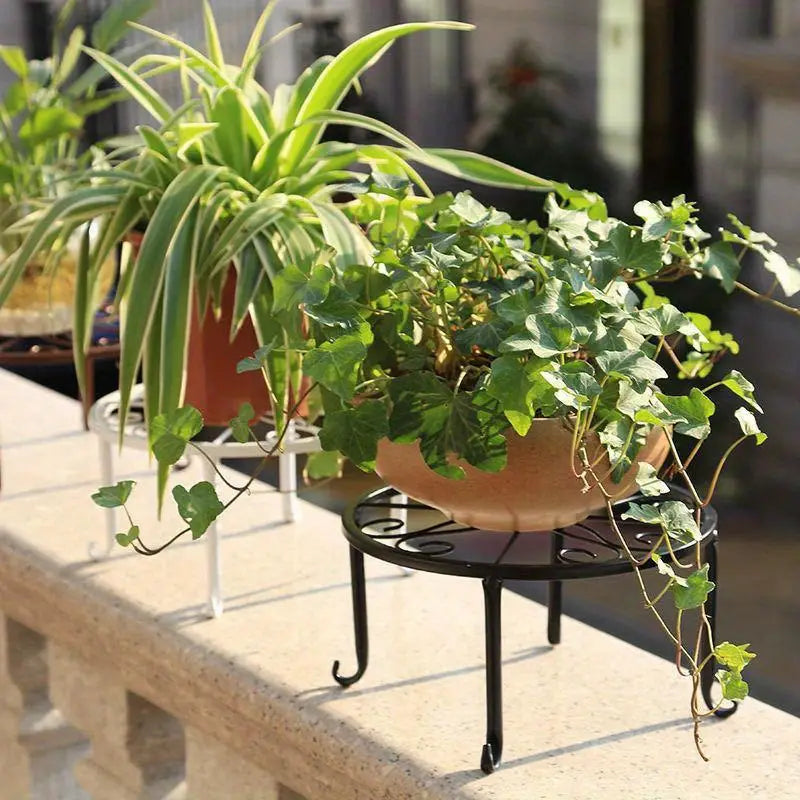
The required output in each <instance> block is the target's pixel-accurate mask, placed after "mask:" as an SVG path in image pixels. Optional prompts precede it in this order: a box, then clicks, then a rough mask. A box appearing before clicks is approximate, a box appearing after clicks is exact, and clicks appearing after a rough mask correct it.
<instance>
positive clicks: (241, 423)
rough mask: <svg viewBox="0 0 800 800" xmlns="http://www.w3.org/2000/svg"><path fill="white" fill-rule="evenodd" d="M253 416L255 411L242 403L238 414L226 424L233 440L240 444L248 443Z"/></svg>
mask: <svg viewBox="0 0 800 800" xmlns="http://www.w3.org/2000/svg"><path fill="white" fill-rule="evenodd" d="M255 415H256V412H255V409H254V408H253V406H252V405H251V404H250V403H242V404H241V406H239V413H238V414H237V415H236V416H235V417H234V418H233V419H232V420H231V421H230V422H229V423H228V426H229V427H230V429H231V433H232V434H233V438H234V439H236V441H237V442H239V443H240V444H245V443H246V442H249V441H250V422H251V420H252V419H253V417H255Z"/></svg>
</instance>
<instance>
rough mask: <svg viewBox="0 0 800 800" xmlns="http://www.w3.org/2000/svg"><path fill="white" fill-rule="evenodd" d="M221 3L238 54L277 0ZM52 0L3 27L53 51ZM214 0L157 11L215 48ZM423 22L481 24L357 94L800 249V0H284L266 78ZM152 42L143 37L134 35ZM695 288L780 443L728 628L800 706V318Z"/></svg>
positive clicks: (403, 115) (586, 184) (383, 112)
mask: <svg viewBox="0 0 800 800" xmlns="http://www.w3.org/2000/svg"><path fill="white" fill-rule="evenodd" d="M112 1H113V0H82V9H83V13H84V14H85V16H86V17H87V19H91V18H92V16H93V15H95V14H97V13H98V11H99V10H100V9H101V8H103V7H105V5H106V4H107V3H108V2H112ZM211 4H212V6H213V7H214V10H215V12H217V15H218V19H219V21H220V22H221V24H222V30H221V34H222V40H223V41H222V44H223V48H224V50H225V51H226V54H227V55H228V57H229V58H230V59H231V60H236V59H238V58H239V57H240V56H241V53H242V51H243V50H244V47H245V44H246V42H247V40H248V38H249V35H250V31H251V28H252V25H253V23H254V22H255V20H256V18H257V16H258V14H259V13H260V11H261V10H262V8H263V5H264V0H211ZM51 7H52V4H51V3H48V2H47V0H2V2H0V39H1V40H2V41H3V42H4V43H24V44H25V46H26V48H27V49H28V51H29V52H30V53H31V54H33V55H37V54H38V55H45V54H46V52H47V48H48V42H49V24H48V19H49V18H50V13H49V12H50V10H51ZM200 9H201V3H200V0H160V1H159V0H157V2H156V7H155V8H154V10H153V11H152V12H151V13H150V14H149V16H148V18H147V20H146V21H147V22H149V23H150V24H151V25H152V26H153V27H155V28H158V29H160V30H172V31H174V32H176V33H178V34H179V35H180V36H182V37H183V38H184V39H186V40H187V41H189V42H194V43H200V42H201V41H202V21H201V13H200ZM419 19H460V20H465V21H468V22H471V23H474V24H475V25H476V27H477V29H476V30H475V31H474V32H472V33H469V34H457V33H453V32H446V33H426V34H422V35H419V36H415V37H411V38H408V39H405V40H402V41H400V42H398V43H397V44H396V45H395V46H394V47H393V48H392V50H390V51H389V53H388V54H387V55H386V56H385V57H384V58H383V60H382V61H381V62H380V63H379V64H378V65H377V66H376V68H375V69H373V70H371V71H370V72H369V73H368V75H367V77H366V79H365V81H364V94H363V96H361V97H360V98H359V97H356V96H355V95H354V96H353V97H351V98H349V99H348V102H349V103H351V104H354V105H352V106H351V107H353V108H358V106H359V104H361V105H362V107H363V105H364V104H368V105H369V109H370V113H372V114H374V115H375V116H378V117H380V118H382V119H384V120H385V121H386V122H389V123H391V124H393V125H395V126H396V127H398V128H400V129H401V130H403V131H404V132H406V133H407V134H409V135H410V136H411V137H412V138H414V139H415V140H417V141H418V142H419V143H421V144H427V145H437V146H453V147H470V148H472V149H477V150H481V151H483V152H486V153H488V154H491V155H493V156H495V157H498V158H502V159H503V160H505V161H508V162H509V163H512V164H515V165H517V166H520V167H522V168H524V169H527V170H529V171H532V172H534V173H537V174H541V175H543V176H545V177H552V178H556V179H559V180H565V181H567V182H569V183H571V184H572V185H574V186H578V187H581V188H590V189H596V190H599V191H600V192H601V193H603V194H604V195H605V196H606V197H607V198H608V200H609V204H610V207H611V210H612V212H613V213H615V214H616V215H618V216H621V217H624V218H629V217H631V215H632V211H631V209H632V206H633V203H634V202H635V200H636V199H639V198H641V197H647V198H649V199H662V200H669V199H671V197H672V196H674V195H676V194H679V193H684V194H686V195H687V196H688V197H689V198H691V199H696V200H698V201H699V203H700V204H701V207H702V208H703V209H704V213H703V217H702V220H701V221H702V224H703V226H704V227H705V228H706V229H707V230H708V229H711V230H713V229H714V227H715V226H717V225H718V224H719V223H720V222H721V221H723V220H724V214H725V213H726V212H733V213H735V214H736V215H737V216H739V217H740V218H742V219H744V220H746V221H749V222H750V223H751V224H752V225H753V226H754V227H755V228H756V229H758V230H766V231H768V232H769V233H770V234H771V235H772V236H773V237H774V238H775V239H777V240H778V242H779V243H780V249H781V251H782V252H783V253H784V255H786V256H787V257H791V258H794V257H796V256H798V255H800V224H798V215H800V139H799V138H798V132H800V0H733V1H732V0H577V2H563V0H283V2H281V3H279V4H278V6H277V9H276V11H275V14H274V16H273V18H272V20H271V22H270V26H269V29H268V33H267V35H268V36H273V35H275V34H276V33H278V32H279V31H280V30H282V29H283V28H285V27H286V26H287V25H292V24H294V23H297V22H301V23H303V26H302V28H301V29H299V30H298V31H296V32H294V33H293V34H292V35H291V36H287V37H285V38H283V39H281V40H280V41H278V42H276V43H275V44H273V45H271V46H270V47H269V48H268V49H267V50H266V54H265V59H264V63H263V65H262V69H261V72H260V75H259V79H260V80H261V81H262V82H263V83H264V84H265V85H266V86H267V87H268V88H272V87H274V86H275V85H277V84H278V83H282V82H291V81H293V80H294V78H295V77H296V75H297V74H298V72H299V70H300V68H301V66H303V65H305V64H307V63H309V61H310V60H312V59H313V58H314V57H316V56H318V55H322V54H325V53H335V52H338V51H339V50H340V49H341V48H342V47H344V46H345V45H346V44H347V43H348V42H349V41H352V40H353V39H354V38H355V37H356V36H357V35H360V34H362V33H364V32H366V31H369V30H373V29H375V28H377V27H380V26H384V25H390V24H394V23H397V22H402V21H407V20H419ZM141 39H142V36H141V35H140V34H138V33H134V34H132V36H131V43H136V42H137V41H139V40H141ZM4 79H5V76H4V75H0V91H2V90H3V80H4ZM159 88H160V89H161V90H162V91H166V92H168V91H169V87H168V86H167V85H166V84H161V85H160V86H159ZM113 113H115V114H116V116H115V117H113V118H106V119H103V120H100V121H98V123H97V124H98V125H100V126H102V127H101V130H103V131H106V132H113V131H119V132H125V131H128V130H131V128H132V126H134V125H135V124H138V123H139V122H144V121H146V120H145V119H144V118H143V117H141V116H140V113H141V112H138V111H136V110H134V109H133V108H125V107H123V108H121V109H120V110H118V111H116V112H113ZM442 185H443V184H442V183H441V180H440V182H439V186H442ZM486 199H488V200H490V201H493V202H497V203H502V204H504V205H506V206H508V207H509V209H510V210H512V211H513V213H515V214H520V215H523V214H536V213H537V211H538V206H537V200H536V198H535V197H534V198H531V197H530V196H523V197H520V196H519V195H515V196H511V195H505V196H501V195H497V194H491V193H490V194H489V195H488V197H486ZM752 280H753V281H755V280H756V278H755V277H753V278H752ZM762 288H765V287H762ZM682 301H683V303H684V305H685V306H686V307H687V308H690V309H695V310H700V311H704V312H706V313H711V314H712V315H713V316H714V318H715V319H716V320H717V322H718V323H719V325H720V326H721V327H725V326H727V327H729V328H730V329H731V330H732V331H733V332H734V333H737V332H738V333H741V334H742V336H744V335H745V334H746V336H747V341H746V343H744V344H743V347H742V353H741V355H740V356H739V358H738V359H737V360H738V363H735V362H733V363H731V361H729V362H728V365H729V366H735V367H737V368H739V369H740V370H741V371H742V372H744V373H745V374H746V375H747V376H748V377H750V378H751V379H752V380H753V382H754V383H756V385H757V386H758V387H759V389H760V392H759V399H760V400H761V403H762V405H763V407H764V410H765V420H764V423H763V428H764V430H766V431H767V432H768V433H769V434H770V440H769V441H768V443H767V444H766V445H764V447H762V448H758V449H757V450H754V449H752V448H750V449H747V450H745V448H743V452H741V453H737V458H736V462H735V464H733V465H732V466H733V469H732V471H731V472H732V477H731V479H730V480H729V482H728V483H727V484H725V485H723V486H721V491H720V493H719V496H718V505H722V506H725V507H726V509H725V514H726V516H724V517H723V519H724V520H725V521H726V522H725V524H726V529H725V530H724V531H723V542H724V547H725V550H724V554H723V575H724V580H725V581H726V589H725V592H726V594H725V595H723V596H722V597H721V602H722V603H723V606H722V608H723V612H722V613H723V618H722V620H721V623H722V633H723V638H724V636H725V631H726V629H727V625H726V619H735V620H736V630H737V631H742V630H751V631H752V637H753V639H754V641H755V640H756V638H757V637H758V638H759V639H760V641H759V643H758V647H756V649H757V650H758V651H759V652H761V653H765V655H764V656H763V657H762V658H759V661H758V662H757V663H756V665H755V666H754V667H753V672H752V674H753V683H754V688H755V690H756V691H755V693H756V694H757V695H759V696H761V697H762V698H763V699H765V700H768V701H772V702H775V703H777V704H779V705H781V706H782V707H784V708H786V709H788V710H791V711H793V712H794V713H800V693H798V690H797V688H796V685H795V682H794V681H793V680H792V676H796V675H797V674H799V673H800V642H798V641H796V640H797V639H798V636H797V631H798V629H799V628H800V625H798V622H799V621H800V601H798V600H797V595H796V593H795V592H794V591H793V587H792V584H793V582H794V573H793V572H792V569H793V566H800V543H798V540H797V534H798V527H799V526H798V523H800V511H799V510H798V508H800V506H798V505H797V502H796V500H795V494H796V492H797V488H798V486H800V477H799V476H800V424H798V418H799V417H800V413H799V412H800V402H798V398H800V326H798V325H797V324H796V320H792V319H788V318H786V317H785V316H784V315H781V314H779V313H774V314H772V313H763V312H766V311H767V309H765V308H761V307H758V308H755V307H754V304H753V303H751V302H739V300H738V299H732V300H731V299H729V298H727V297H725V296H724V295H722V294H721V293H717V292H713V293H711V294H709V293H708V290H707V289H706V288H704V287H702V288H701V287H700V285H698V290H697V292H696V293H695V296H691V297H689V298H682ZM356 483H358V482H356ZM358 485H361V484H358ZM333 494H334V495H335V494H336V492H335V491H334V492H333ZM321 501H322V502H327V503H333V504H334V505H335V504H336V502H340V501H341V498H339V499H338V500H337V498H336V497H334V498H333V500H331V497H330V496H328V497H327V498H322V499H321ZM725 554H727V555H725ZM726 559H727V560H726ZM737 580H738V581H739V584H738V585H737V583H736V582H737ZM744 581H747V585H744ZM602 583H603V584H604V586H603V587H599V588H598V589H597V590H593V589H591V588H587V587H580V590H577V589H576V591H575V598H574V603H575V605H574V606H573V607H572V611H573V613H576V614H578V615H579V616H583V617H584V618H587V619H589V620H590V621H592V622H594V623H595V624H598V625H600V626H603V627H606V628H608V629H610V630H613V631H615V632H617V633H619V634H620V635H623V636H626V637H627V638H631V639H633V640H634V641H638V642H640V643H643V644H645V645H646V646H649V647H652V648H653V649H660V648H661V644H660V641H661V640H660V637H659V635H658V633H657V632H656V631H652V630H651V629H650V628H649V627H648V625H649V622H648V621H646V619H645V615H644V614H643V613H639V611H638V610H637V609H630V608H628V607H626V606H624V605H622V604H620V603H618V601H617V595H618V594H622V595H623V596H624V598H625V602H627V600H629V599H630V593H629V592H628V591H627V590H628V589H629V587H627V586H626V587H624V590H623V589H620V590H619V591H618V590H617V589H616V588H614V587H615V586H616V584H613V583H611V582H606V581H604V582H602ZM728 587H731V588H728ZM733 587H735V588H733ZM600 592H603V594H602V595H601V594H600ZM728 592H730V594H727V593H728ZM627 606H630V603H628V604H627ZM744 618H746V619H747V622H743V619H744ZM736 635H738V634H736ZM787 635H788V643H787Z"/></svg>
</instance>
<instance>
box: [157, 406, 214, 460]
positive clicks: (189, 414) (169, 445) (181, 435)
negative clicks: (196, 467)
mask: <svg viewBox="0 0 800 800" xmlns="http://www.w3.org/2000/svg"><path fill="white" fill-rule="evenodd" d="M202 429H203V417H202V415H201V414H200V412H199V411H198V410H197V409H196V408H194V407H193V406H181V408H176V409H175V410H174V411H171V412H170V413H169V414H159V415H158V416H157V417H155V419H154V420H153V421H152V423H151V424H150V441H151V448H152V450H153V455H154V456H155V457H156V459H157V460H158V461H159V462H160V463H162V464H175V463H176V462H177V461H178V459H179V458H180V457H181V456H182V455H183V453H184V451H185V450H186V445H187V443H188V442H189V440H190V439H191V438H192V437H193V436H196V435H197V434H198V433H200V431H201V430H202Z"/></svg>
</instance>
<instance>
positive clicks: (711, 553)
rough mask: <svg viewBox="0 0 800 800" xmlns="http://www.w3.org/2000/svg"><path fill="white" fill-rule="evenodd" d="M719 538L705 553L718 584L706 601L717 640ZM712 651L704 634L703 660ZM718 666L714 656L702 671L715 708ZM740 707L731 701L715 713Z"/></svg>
mask: <svg viewBox="0 0 800 800" xmlns="http://www.w3.org/2000/svg"><path fill="white" fill-rule="evenodd" d="M717 538H718V537H717V534H716V533H715V534H714V535H713V536H712V537H711V541H709V543H708V544H707V545H706V548H705V554H704V555H705V560H706V561H707V562H708V579H709V580H710V581H711V582H712V583H714V584H715V586H716V588H715V589H714V591H712V592H711V593H710V594H709V595H708V600H707V601H706V615H707V616H708V621H709V623H710V625H711V637H712V638H713V639H714V640H715V641H716V635H717V593H718V592H719V582H718V577H717ZM710 651H711V648H710V647H709V642H708V637H707V636H705V635H704V636H703V638H702V642H701V648H700V658H701V660H702V659H705V658H706V656H708V654H709V653H710ZM716 668H717V662H716V661H715V659H713V658H712V659H709V661H708V663H707V664H706V665H705V666H704V667H703V671H702V672H701V673H700V689H701V691H702V693H703V700H705V702H706V705H707V706H708V707H709V708H714V706H715V705H716V703H715V702H714V699H713V697H712V696H711V688H712V687H713V685H714V673H715V671H716ZM738 707H739V705H738V703H736V702H735V701H734V702H732V703H731V705H729V706H727V707H725V708H719V709H717V710H716V711H715V712H714V714H715V715H716V716H717V717H721V718H725V717H729V716H730V715H731V714H733V713H734V712H735V711H736V709H737V708H738Z"/></svg>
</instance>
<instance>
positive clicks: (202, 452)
mask: <svg viewBox="0 0 800 800" xmlns="http://www.w3.org/2000/svg"><path fill="white" fill-rule="evenodd" d="M187 444H188V445H189V446H190V447H192V448H194V449H195V450H197V452H198V453H200V455H201V456H203V458H204V459H205V460H206V461H208V463H209V464H210V465H211V468H212V469H213V470H214V472H215V473H216V475H217V477H218V478H219V479H220V480H221V481H222V482H223V483H224V484H225V485H226V486H227V487H228V488H229V489H233V490H234V491H235V492H238V491H239V489H241V488H242V487H241V486H236V484H233V483H231V482H230V481H229V480H228V479H227V478H226V477H225V476H224V475H223V474H222V472H221V471H220V469H219V467H218V466H217V464H216V462H215V461H214V459H213V458H211V456H210V455H209V454H208V453H206V451H205V450H203V448H202V447H200V445H198V444H196V443H195V442H187Z"/></svg>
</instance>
